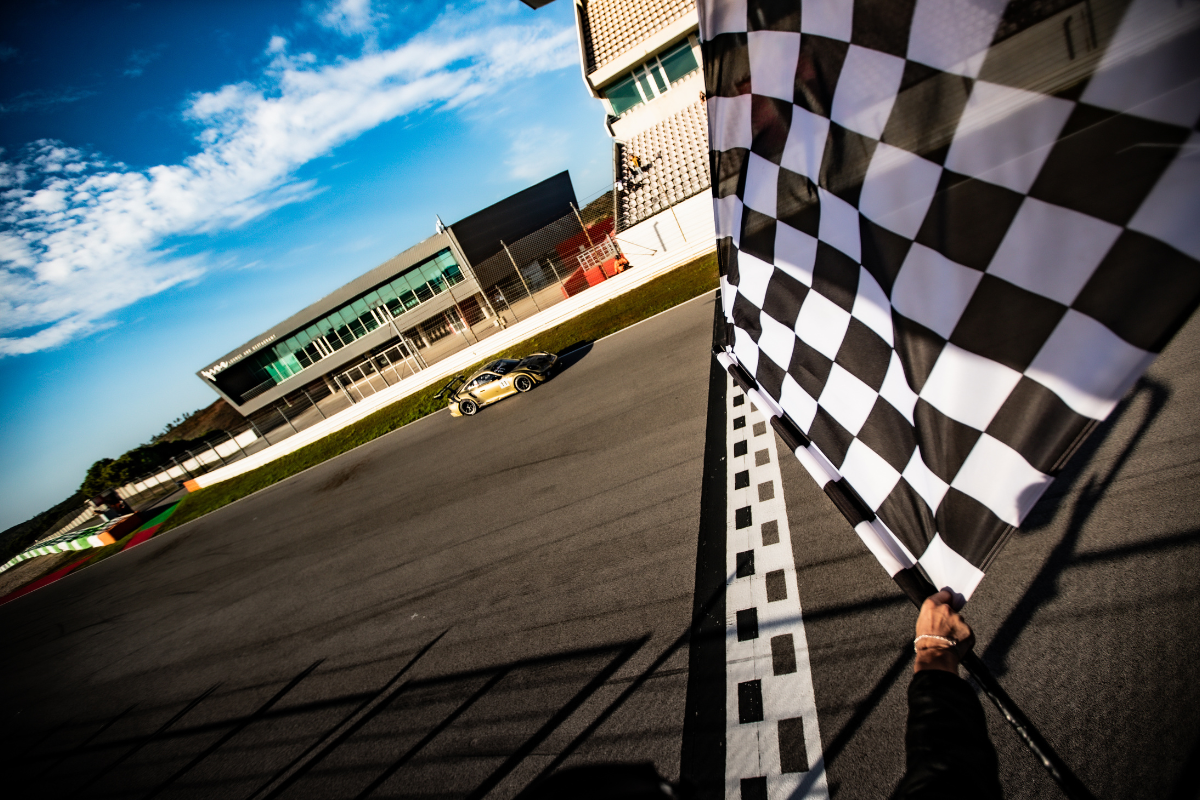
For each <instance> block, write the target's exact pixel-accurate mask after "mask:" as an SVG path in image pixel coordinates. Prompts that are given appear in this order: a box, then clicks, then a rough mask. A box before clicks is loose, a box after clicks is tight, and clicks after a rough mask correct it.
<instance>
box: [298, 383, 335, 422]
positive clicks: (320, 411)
mask: <svg viewBox="0 0 1200 800" xmlns="http://www.w3.org/2000/svg"><path fill="white" fill-rule="evenodd" d="M300 391H302V392H304V396H305V397H307V398H308V402H310V403H312V404H313V408H315V409H316V410H317V413H318V414H320V415H321V419H329V417H327V416H325V412H324V411H322V410H321V407H320V406H319V405H317V401H315V400H313V399H312V395H310V394H309V393H308V390H307V389H301V390H300Z"/></svg>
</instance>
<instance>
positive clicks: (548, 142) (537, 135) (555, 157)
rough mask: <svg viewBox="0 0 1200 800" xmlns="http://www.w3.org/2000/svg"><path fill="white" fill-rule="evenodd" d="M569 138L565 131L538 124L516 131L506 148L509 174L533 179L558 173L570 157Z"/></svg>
mask: <svg viewBox="0 0 1200 800" xmlns="http://www.w3.org/2000/svg"><path fill="white" fill-rule="evenodd" d="M570 147H571V140H570V137H568V136H567V134H566V133H565V132H564V131H560V130H547V129H546V128H544V127H542V126H541V125H537V126H534V127H531V128H526V129H524V130H522V131H519V132H518V133H517V134H516V135H515V136H514V137H513V140H512V144H511V145H510V146H509V148H508V159H507V160H506V161H505V162H504V163H505V164H506V165H507V166H508V174H509V175H510V176H511V177H513V178H517V179H518V180H534V179H536V178H544V177H546V176H547V175H550V174H552V173H555V172H559V171H560V170H561V169H562V168H564V167H565V166H566V164H567V161H568V159H569V158H570V154H571V153H570Z"/></svg>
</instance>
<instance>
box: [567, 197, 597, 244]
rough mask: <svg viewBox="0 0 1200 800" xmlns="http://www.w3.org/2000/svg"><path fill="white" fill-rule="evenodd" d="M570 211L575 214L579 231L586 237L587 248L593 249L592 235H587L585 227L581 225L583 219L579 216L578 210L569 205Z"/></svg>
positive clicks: (573, 205) (572, 204)
mask: <svg viewBox="0 0 1200 800" xmlns="http://www.w3.org/2000/svg"><path fill="white" fill-rule="evenodd" d="M571 210H572V211H574V212H575V220H576V221H577V222H578V223H579V229H580V230H582V231H583V235H584V236H586V237H587V243H588V247H595V246H596V243H595V242H593V241H592V235H591V234H590V233H588V229H587V227H586V226H585V225H584V224H583V217H581V216H579V209H578V208H576V207H575V204H574V203H571Z"/></svg>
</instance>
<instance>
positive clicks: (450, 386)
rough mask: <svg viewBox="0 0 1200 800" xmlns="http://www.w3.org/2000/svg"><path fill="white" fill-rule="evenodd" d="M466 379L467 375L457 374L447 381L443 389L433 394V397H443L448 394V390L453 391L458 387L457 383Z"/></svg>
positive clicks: (435, 398)
mask: <svg viewBox="0 0 1200 800" xmlns="http://www.w3.org/2000/svg"><path fill="white" fill-rule="evenodd" d="M465 380H466V377H465V376H463V375H455V376H454V377H453V378H451V379H450V382H449V383H447V384H446V385H445V386H443V387H442V389H441V391H439V392H438V393H437V394H435V395H434V396H433V399H434V400H441V399H442V398H443V397H445V396H446V393H447V392H453V391H454V390H455V389H457V388H458V387H457V386H455V384H458V383H462V382H463V381H465Z"/></svg>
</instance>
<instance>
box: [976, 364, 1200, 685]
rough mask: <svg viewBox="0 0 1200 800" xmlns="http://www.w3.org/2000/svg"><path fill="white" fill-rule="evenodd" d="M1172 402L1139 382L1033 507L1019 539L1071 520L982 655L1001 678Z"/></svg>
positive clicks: (1149, 546)
mask: <svg viewBox="0 0 1200 800" xmlns="http://www.w3.org/2000/svg"><path fill="white" fill-rule="evenodd" d="M1170 396H1171V392H1170V390H1169V389H1167V387H1166V386H1164V385H1162V384H1161V383H1159V382H1157V381H1155V380H1153V379H1150V378H1146V377H1143V378H1142V379H1141V380H1140V381H1138V383H1137V385H1136V386H1135V387H1134V390H1133V391H1132V392H1130V393H1128V394H1127V395H1126V396H1125V398H1124V399H1123V400H1122V401H1121V402H1120V403H1119V404H1118V405H1117V407H1116V409H1115V410H1114V411H1113V413H1112V414H1110V415H1109V417H1108V419H1107V420H1105V421H1104V422H1102V423H1101V424H1100V425H1098V426H1097V427H1096V429H1095V431H1094V432H1093V433H1092V434H1091V435H1090V436H1089V437H1088V438H1087V440H1086V441H1084V443H1083V445H1082V446H1081V447H1080V448H1079V450H1078V451H1077V452H1076V453H1075V455H1074V456H1073V457H1072V458H1071V460H1070V461H1069V462H1068V463H1067V465H1066V467H1065V468H1064V469H1063V470H1062V472H1060V473H1059V475H1058V477H1057V478H1056V479H1055V481H1054V484H1053V485H1052V488H1051V490H1050V491H1049V492H1047V493H1046V495H1045V496H1043V498H1042V500H1041V501H1040V502H1038V504H1037V505H1035V506H1034V507H1033V510H1032V511H1031V512H1030V513H1029V516H1028V517H1026V519H1025V522H1024V524H1023V525H1022V527H1021V529H1020V530H1019V531H1017V533H1018V535H1022V536H1029V535H1032V534H1035V533H1038V532H1039V531H1044V530H1045V529H1046V528H1048V527H1050V526H1051V525H1052V524H1053V522H1054V521H1055V520H1056V519H1058V518H1059V517H1060V515H1062V514H1066V515H1069V519H1068V522H1067V527H1066V532H1065V533H1064V534H1063V536H1062V538H1061V539H1060V540H1059V541H1058V543H1057V544H1055V545H1054V548H1053V549H1052V550H1051V551H1050V555H1049V557H1048V558H1047V559H1046V562H1045V563H1044V564H1043V565H1042V568H1041V570H1039V571H1038V574H1037V576H1036V577H1035V578H1034V579H1033V582H1032V583H1031V584H1030V586H1029V589H1028V591H1026V592H1025V594H1024V595H1022V597H1021V600H1020V601H1019V602H1018V603H1017V605H1016V607H1015V608H1013V610H1012V612H1011V613H1010V614H1009V615H1008V617H1006V618H1005V620H1004V622H1003V623H1001V625H1000V627H999V629H998V630H997V631H996V634H995V635H994V636H993V637H992V640H991V642H989V643H988V646H987V649H986V650H984V652H983V653H982V654H981V657H982V658H983V659H984V661H985V662H986V663H987V665H988V666H989V667H991V668H992V670H993V671H994V672H995V674H996V675H1003V674H1004V673H1005V672H1006V671H1007V661H1008V654H1009V652H1010V651H1011V650H1012V648H1013V646H1014V645H1015V644H1016V640H1017V637H1018V636H1019V635H1020V634H1021V631H1022V630H1024V629H1025V627H1026V626H1027V625H1029V624H1030V623H1031V622H1032V620H1033V617H1034V615H1035V614H1036V613H1037V612H1038V610H1039V609H1040V608H1041V607H1042V606H1044V605H1046V604H1047V603H1049V602H1050V601H1051V600H1053V599H1054V598H1055V597H1057V596H1058V594H1059V579H1060V578H1061V577H1062V575H1063V573H1064V572H1065V571H1066V570H1067V568H1068V567H1070V566H1073V565H1075V564H1077V563H1078V562H1079V557H1078V556H1077V555H1076V553H1075V549H1076V547H1077V546H1078V544H1079V537H1080V534H1081V533H1082V532H1083V529H1084V526H1085V525H1086V523H1087V521H1088V519H1090V518H1091V516H1092V512H1093V511H1095V509H1096V506H1097V505H1098V504H1099V503H1100V501H1101V500H1102V499H1103V498H1104V496H1105V495H1106V494H1107V493H1108V491H1109V489H1110V488H1111V487H1112V485H1113V482H1114V481H1115V480H1116V477H1117V475H1118V474H1119V473H1120V472H1121V469H1122V467H1124V466H1125V463H1126V462H1127V461H1128V460H1129V457H1130V456H1131V455H1132V454H1133V452H1134V451H1135V450H1136V449H1137V446H1138V444H1139V443H1140V442H1141V441H1142V439H1143V438H1144V437H1145V435H1146V432H1147V431H1148V430H1149V429H1150V426H1151V425H1153V423H1154V421H1155V420H1156V419H1157V418H1158V416H1159V414H1161V413H1162V411H1163V409H1164V408H1165V407H1166V405H1167V400H1168V399H1169V398H1170ZM1141 398H1145V403H1144V405H1145V408H1144V409H1142V410H1141V411H1140V413H1141V415H1142V417H1141V420H1140V421H1139V422H1138V423H1137V428H1136V430H1135V431H1134V433H1133V435H1132V436H1130V437H1129V440H1128V441H1127V442H1125V444H1124V446H1123V447H1122V448H1121V452H1120V454H1119V455H1117V457H1116V458H1114V459H1113V460H1112V463H1111V464H1110V465H1109V466H1108V468H1107V469H1106V470H1104V472H1103V474H1101V473H1100V472H1099V471H1098V470H1097V469H1096V466H1097V465H1096V464H1095V457H1096V453H1097V452H1098V451H1099V449H1100V447H1101V445H1103V444H1104V443H1105V441H1107V440H1108V439H1109V437H1111V436H1112V433H1113V430H1114V428H1115V427H1116V425H1117V423H1118V421H1120V420H1121V419H1122V418H1124V417H1125V416H1127V415H1128V414H1130V413H1131V411H1130V409H1131V407H1132V406H1134V405H1135V403H1138V401H1139V400H1140V399H1141ZM1139 405H1141V404H1139ZM1085 475H1086V476H1087V482H1086V483H1085V484H1084V485H1083V488H1082V489H1081V490H1080V491H1079V494H1078V499H1076V500H1075V502H1074V505H1072V506H1071V507H1070V508H1069V509H1067V508H1065V507H1064V503H1065V501H1066V499H1067V498H1068V497H1069V496H1071V495H1072V493H1073V492H1074V490H1075V487H1076V485H1077V484H1078V483H1079V482H1080V481H1082V480H1084V476H1085ZM1180 535H1181V536H1183V537H1184V538H1185V539H1187V540H1191V539H1193V538H1194V537H1195V535H1196V532H1195V531H1189V532H1186V533H1184V534H1180ZM1176 538H1179V537H1178V536H1176V537H1171V539H1176ZM1164 546H1170V543H1169V542H1166V543H1165V542H1164V541H1162V540H1156V541H1153V542H1145V543H1141V544H1137V545H1130V546H1126V547H1122V548H1119V551H1120V552H1117V551H1114V552H1111V553H1104V554H1098V555H1100V556H1103V557H1109V558H1133V557H1137V556H1139V555H1141V554H1143V553H1144V552H1145V551H1148V550H1156V549H1161V548H1163V547H1164ZM1093 558H1094V557H1093Z"/></svg>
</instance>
